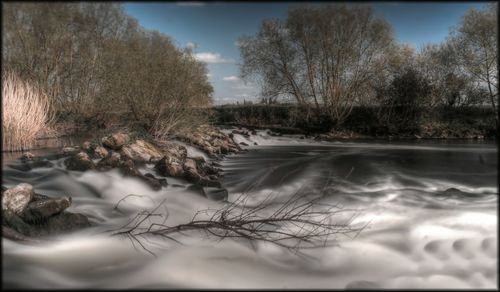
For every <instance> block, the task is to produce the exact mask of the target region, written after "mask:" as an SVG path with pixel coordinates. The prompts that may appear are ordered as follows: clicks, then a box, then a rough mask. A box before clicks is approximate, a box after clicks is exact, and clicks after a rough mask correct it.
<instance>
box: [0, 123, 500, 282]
mask: <svg viewBox="0 0 500 292" xmlns="http://www.w3.org/2000/svg"><path fill="white" fill-rule="evenodd" d="M235 139H236V140H237V141H238V142H245V143H247V144H249V145H251V146H249V147H247V148H248V150H249V151H248V152H243V153H239V154H235V155H229V156H227V157H226V158H225V159H224V160H223V161H222V162H221V164H222V168H223V170H224V173H225V176H224V180H223V185H224V187H226V188H227V189H228V191H229V199H228V200H229V201H235V200H237V199H239V198H242V197H244V198H245V202H246V203H247V204H248V205H249V206H252V205H259V204H263V203H269V204H272V203H278V204H279V203H280V202H283V201H286V200H287V198H290V196H292V195H294V194H300V195H301V196H304V197H307V196H319V197H320V199H321V202H323V203H325V204H326V203H328V204H335V205H336V206H338V209H339V210H345V211H346V212H340V213H339V216H337V217H333V219H332V220H339V222H340V221H342V220H345V219H346V218H351V221H350V224H351V225H352V226H354V227H356V226H363V227H364V229H363V230H362V231H361V232H359V234H355V236H346V235H342V234H339V235H338V236H337V237H336V238H334V239H335V240H336V241H335V243H336V244H335V245H332V246H327V247H320V248H315V249H307V250H304V251H303V254H304V255H306V256H301V255H298V254H296V253H294V252H291V251H289V250H287V249H284V248H282V247H279V246H276V245H273V244H272V243H269V242H255V243H254V244H249V243H248V242H247V241H246V240H242V239H229V238H227V239H224V240H219V239H218V238H213V236H210V235H207V234H205V233H196V232H194V233H193V232H192V233H189V234H176V235H174V236H175V239H176V240H179V241H180V242H181V243H182V244H179V243H177V242H175V241H172V240H168V239H159V238H145V239H144V242H145V244H146V245H147V247H148V249H149V250H151V251H152V252H153V253H154V255H152V254H150V253H148V252H146V251H145V250H144V249H141V248H140V247H138V246H134V244H133V243H132V242H131V241H130V240H128V239H127V238H125V237H118V236H110V231H109V230H112V229H117V228H119V227H120V226H122V225H124V224H125V223H127V222H128V221H129V220H130V219H131V218H133V217H134V216H135V215H136V214H137V213H138V212H140V211H142V210H152V209H154V208H155V207H157V206H158V204H160V203H161V202H165V204H164V206H165V207H166V208H161V210H162V212H163V214H164V215H165V214H167V212H168V217H166V219H165V220H166V224H169V225H175V224H181V223H185V222H188V221H189V220H191V218H192V217H193V215H194V214H195V213H196V212H197V211H199V210H203V209H207V208H212V209H217V208H221V207H223V206H224V204H225V203H224V202H222V201H214V200H211V199H209V198H205V197H204V196H202V195H200V193H198V192H197V191H196V189H193V188H190V187H189V184H187V183H186V182H184V181H181V180H176V179H173V178H167V180H168V183H169V185H168V186H167V187H163V188H162V189H161V190H159V191H153V190H151V189H150V188H149V187H148V186H146V185H145V184H143V183H142V182H141V181H138V180H136V179H134V178H123V177H122V175H121V174H119V173H118V172H117V171H114V170H113V171H110V172H106V173H98V172H94V171H87V172H83V173H82V172H77V171H68V170H66V169H65V167H64V164H63V159H58V160H57V159H54V160H53V161H52V162H53V163H54V165H53V166H52V167H42V168H35V169H32V170H29V171H26V170H22V169H20V168H19V167H18V166H19V165H20V162H19V161H18V160H15V159H13V158H12V157H6V156H4V160H6V161H5V162H4V163H3V165H2V168H3V176H2V184H3V185H5V186H7V187H11V186H14V185H16V184H18V183H21V182H27V183H30V184H32V185H33V186H34V189H35V190H36V191H37V192H39V193H42V194H47V195H56V196H60V195H70V196H72V198H73V205H72V206H71V207H70V209H69V211H73V212H80V213H84V214H85V215H87V216H89V219H90V220H91V222H92V224H93V226H92V227H90V228H87V229H85V230H81V231H78V232H74V233H71V234H66V235H60V236H54V237H53V238H50V241H49V242H47V243H43V244H37V245H26V244H21V243H16V242H13V241H11V240H8V239H2V243H3V251H2V253H3V257H2V263H3V269H2V276H3V282H4V287H6V288H104V289H106V288H257V289H258V288H330V289H343V288H377V287H378V288H497V265H498V260H497V252H498V247H497V245H498V238H497V221H498V220H497V219H498V215H497V210H498V205H497V204H498V189H497V184H498V182H497V176H498V169H497V155H498V154H497V145H496V144H494V143H488V142H475V143H472V142H463V141H462V142H458V141H455V142H432V141H419V142H416V141H399V142H389V141H350V142H349V141H346V142H319V141H312V140H308V139H299V137H296V136H289V137H271V136H269V135H267V134H266V132H265V131H259V132H258V135H257V136H253V137H252V138H245V137H243V136H240V135H235ZM254 142H256V143H257V144H258V145H253V143H254ZM189 151H190V152H196V150H195V149H193V148H190V149H189ZM47 152H50V151H49V150H47ZM6 158H7V159H6ZM151 168H152V165H146V166H145V167H144V168H143V169H142V171H148V169H149V170H150V169H151ZM129 194H134V195H137V196H130V197H128V198H127V199H125V200H123V201H122V202H121V203H120V204H119V207H118V208H115V207H116V204H117V203H118V202H119V201H120V199H122V198H124V197H125V196H126V195H129ZM262 212H264V211H262Z"/></svg>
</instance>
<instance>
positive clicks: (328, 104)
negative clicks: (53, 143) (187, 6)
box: [2, 2, 498, 150]
mask: <svg viewBox="0 0 500 292" xmlns="http://www.w3.org/2000/svg"><path fill="white" fill-rule="evenodd" d="M496 11H497V6H496V5H494V4H491V5H486V6H485V7H484V9H482V10H474V9H471V10H470V11H468V12H467V13H466V15H464V16H463V18H462V20H461V22H460V23H459V24H458V26H457V27H455V28H453V29H452V30H451V32H450V35H449V37H448V39H446V41H444V42H443V43H441V44H428V45H426V46H424V47H422V48H421V49H419V50H418V51H417V50H416V49H415V48H413V47H412V46H409V45H407V44H400V43H397V42H396V41H395V39H394V32H393V29H392V27H391V25H390V24H389V23H388V22H387V21H385V20H384V19H382V18H380V17H377V16H376V15H375V14H374V12H373V10H372V9H371V8H370V7H369V6H357V5H349V6H346V5H339V4H335V5H325V6H322V7H321V8H317V7H316V8H315V6H296V7H293V8H291V9H290V10H289V12H288V16H287V18H286V19H284V20H280V19H271V20H266V21H264V22H263V23H262V24H261V26H260V28H259V30H258V32H257V34H256V35H254V36H246V37H242V38H241V39H240V40H239V42H238V43H239V45H240V49H241V57H242V64H241V75H242V77H244V79H246V80H254V81H258V83H259V84H260V85H261V89H262V90H261V101H262V102H261V104H262V109H259V110H255V109H254V107H253V106H252V107H250V108H242V109H241V110H238V111H239V112H238V113H236V112H235V109H234V108H231V109H230V110H227V108H216V111H215V113H217V114H218V115H216V116H215V118H214V119H211V117H213V116H211V114H212V113H213V111H212V98H213V97H212V95H213V88H212V85H211V84H210V82H209V81H208V77H207V73H208V70H207V67H206V64H205V63H202V62H200V61H198V60H196V58H195V56H194V53H193V51H192V50H191V49H190V48H182V47H178V46H176V45H175V42H174V40H173V39H172V38H171V37H169V36H167V35H164V34H162V33H160V32H158V31H150V30H146V29H144V28H143V27H141V26H140V25H139V24H138V22H137V20H136V19H134V18H132V17H130V16H128V15H127V14H126V13H125V12H124V8H123V6H122V4H120V3H98V2H92V3H69V2H68V3H57V4H53V3H6V4H5V5H3V23H2V24H3V28H4V31H3V32H4V33H3V49H4V50H3V54H2V62H3V74H2V76H8V75H9V74H13V75H15V76H17V77H16V78H18V80H22V81H19V82H20V83H22V84H29V85H26V86H28V87H30V86H31V87H33V88H35V87H36V88H37V90H38V91H37V92H40V94H38V93H37V94H38V95H39V96H40V97H42V96H43V98H41V99H40V101H41V100H43V102H46V103H47V105H43V104H40V105H39V106H31V105H29V106H28V104H26V103H24V104H23V103H22V102H21V100H24V101H29V102H32V103H37V102H38V99H33V100H32V98H29V97H28V96H27V95H26V97H25V98H24V99H20V100H19V102H17V103H11V104H10V105H9V106H15V107H16V108H15V109H13V108H11V107H9V106H4V107H5V108H4V113H6V111H10V113H7V114H4V119H3V121H2V122H3V125H4V126H3V128H2V129H3V134H4V135H3V136H4V140H3V141H2V144H3V146H4V148H3V149H4V150H18V149H26V148H30V147H31V145H32V144H33V139H34V137H35V136H34V134H32V133H35V132H37V133H38V134H40V130H41V129H42V128H46V126H45V125H46V122H42V121H46V117H49V116H50V117H52V116H53V117H54V123H53V127H52V129H53V130H54V131H53V132H54V133H55V134H54V135H55V136H57V135H64V134H69V133H68V132H74V133H82V132H89V131H90V132H93V131H95V130H99V129H110V128H112V127H115V126H117V125H118V126H120V127H125V128H128V129H134V130H139V131H142V132H146V133H148V134H150V135H153V136H155V137H159V138H162V139H163V138H165V137H167V136H169V135H172V134H178V133H184V134H186V133H189V132H190V131H191V130H192V129H196V128H198V127H199V126H200V125H203V124H206V123H210V122H219V123H229V124H235V123H239V124H243V125H245V126H267V125H269V123H271V124H277V125H278V126H280V127H297V128H300V129H302V130H304V131H306V132H308V131H313V132H329V131H357V132H359V133H361V134H364V135H372V136H373V135H382V136H383V135H407V134H408V135H423V136H425V135H429V136H433V137H447V136H450V135H447V134H440V133H441V132H450V131H451V132H454V134H452V135H451V136H453V135H454V136H458V137H468V136H471V135H472V136H478V137H480V136H492V135H495V134H496V132H497V129H498V111H497V105H498V73H497V60H498V52H497V42H496V40H497V37H498V31H497V26H496V23H497V22H496V21H497V13H496ZM2 82H3V83H4V84H6V82H7V79H4V78H3V79H2ZM6 95H8V93H6V92H4V96H6ZM11 97H12V98H11ZM9 98H10V99H9ZM13 99H16V98H15V97H14V96H13V95H9V96H7V99H6V100H5V102H7V101H8V100H11V101H12V100H13ZM49 104H50V108H49V107H48V105H49ZM280 104H288V105H286V106H284V107H280V106H277V105H280ZM23 106H24V108H21V107H23ZM259 106H260V105H259ZM17 107H19V109H17ZM486 107H487V108H488V109H485V108H486ZM28 109H29V112H26V110H28ZM39 109H45V111H46V112H47V113H46V114H43V115H42V114H41V113H40V110H39ZM283 110H284V111H285V112H284V114H283V115H279V116H273V113H275V112H277V111H283ZM256 111H258V112H262V113H264V112H266V111H267V113H265V114H264V115H267V116H269V117H270V119H271V120H273V121H272V122H271V121H270V120H269V119H268V118H269V117H268V118H266V117H264V116H262V115H259V116H252V115H253V114H254V113H255V112H256ZM467 113H474V114H473V116H466V114H467ZM476 113H477V114H476ZM9 114H18V116H19V117H22V119H18V120H17V121H18V122H16V123H13V122H12V121H13V120H12V115H10V116H9ZM249 115H250V116H249ZM479 116H480V117H479ZM28 117H29V118H28ZM245 117H246V118H245ZM476 117H477V118H476ZM7 119H11V120H9V121H8V120H7ZM274 120H276V121H274ZM21 121H23V123H30V124H29V125H27V124H23V125H21ZM360 122H361V123H360ZM26 129H29V131H28V130H26ZM16 133H23V134H22V135H23V137H24V138H19V137H20V136H19V134H16ZM5 139H8V140H9V142H6V140H5ZM6 143H7V144H6Z"/></svg>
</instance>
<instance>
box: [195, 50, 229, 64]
mask: <svg viewBox="0 0 500 292" xmlns="http://www.w3.org/2000/svg"><path fill="white" fill-rule="evenodd" d="M194 56H195V58H196V59H197V60H198V61H201V62H205V63H234V60H233V59H224V58H222V56H221V55H220V54H219V53H211V52H204V53H196V54H195V55H194Z"/></svg>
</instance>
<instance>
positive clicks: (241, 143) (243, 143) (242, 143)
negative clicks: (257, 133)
mask: <svg viewBox="0 0 500 292" xmlns="http://www.w3.org/2000/svg"><path fill="white" fill-rule="evenodd" d="M240 145H243V146H248V144H247V143H245V142H240Z"/></svg>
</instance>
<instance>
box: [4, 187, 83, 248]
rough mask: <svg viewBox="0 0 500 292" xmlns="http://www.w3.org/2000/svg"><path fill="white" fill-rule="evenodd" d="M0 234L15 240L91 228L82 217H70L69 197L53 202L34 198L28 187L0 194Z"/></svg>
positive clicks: (78, 215)
mask: <svg viewBox="0 0 500 292" xmlns="http://www.w3.org/2000/svg"><path fill="white" fill-rule="evenodd" d="M3 189H4V188H3V187H2V232H3V236H6V237H8V238H11V239H14V240H28V239H29V238H31V237H37V236H45V235H52V234H58V233H61V232H68V231H74V230H77V229H80V228H84V227H88V226H90V223H89V221H88V218H87V217H86V216H85V215H83V214H78V213H71V212H68V211H66V209H67V208H68V207H69V206H70V205H71V202H72V201H71V198H70V197H60V198H52V197H49V196H45V195H41V194H36V193H35V192H34V190H33V187H32V186H31V185H30V184H26V183H21V184H19V185H17V186H16V187H13V188H10V189H6V190H5V191H4V190H3Z"/></svg>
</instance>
